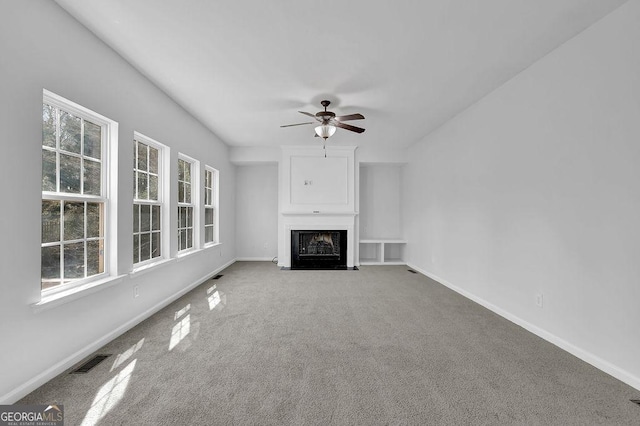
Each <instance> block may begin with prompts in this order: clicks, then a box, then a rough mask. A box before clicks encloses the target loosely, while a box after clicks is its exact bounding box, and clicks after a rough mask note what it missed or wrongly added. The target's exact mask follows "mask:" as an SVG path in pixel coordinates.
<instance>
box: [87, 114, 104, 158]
mask: <svg viewBox="0 0 640 426" xmlns="http://www.w3.org/2000/svg"><path fill="white" fill-rule="evenodd" d="M101 146H102V129H101V128H100V126H98V125H97V124H93V123H91V122H89V121H86V120H85V122H84V155H86V156H88V157H92V158H98V159H99V158H100V157H101V152H100V151H101V150H100V148H101Z"/></svg>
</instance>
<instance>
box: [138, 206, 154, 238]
mask: <svg viewBox="0 0 640 426" xmlns="http://www.w3.org/2000/svg"><path fill="white" fill-rule="evenodd" d="M150 230H151V206H150V205H148V204H147V205H145V204H143V205H141V206H140V232H149V231H150Z"/></svg>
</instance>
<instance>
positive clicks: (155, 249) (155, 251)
mask: <svg viewBox="0 0 640 426" xmlns="http://www.w3.org/2000/svg"><path fill="white" fill-rule="evenodd" d="M160 256H161V252H160V233H159V232H154V233H153V234H151V258H154V257H160Z"/></svg>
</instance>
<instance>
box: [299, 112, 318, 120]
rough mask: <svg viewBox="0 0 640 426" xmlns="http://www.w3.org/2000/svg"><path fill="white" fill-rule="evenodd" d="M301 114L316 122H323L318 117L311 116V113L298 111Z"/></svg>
mask: <svg viewBox="0 0 640 426" xmlns="http://www.w3.org/2000/svg"><path fill="white" fill-rule="evenodd" d="M298 112H299V113H300V114H304V115H308V116H309V117H311V118H313V119H314V120H316V121H321V120H320V119H319V118H318V117H316V116H315V115H314V114H311V113H310V112H304V111H298Z"/></svg>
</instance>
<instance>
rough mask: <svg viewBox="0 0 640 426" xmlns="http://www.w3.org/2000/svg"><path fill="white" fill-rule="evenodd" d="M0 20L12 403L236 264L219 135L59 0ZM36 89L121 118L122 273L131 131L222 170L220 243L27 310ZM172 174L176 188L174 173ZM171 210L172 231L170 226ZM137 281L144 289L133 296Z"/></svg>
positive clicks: (0, 285)
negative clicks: (70, 298) (169, 301)
mask: <svg viewBox="0 0 640 426" xmlns="http://www.w3.org/2000/svg"><path fill="white" fill-rule="evenodd" d="M0 16H2V21H3V22H2V25H1V26H0V52H2V61H1V64H0V99H1V100H2V102H1V104H2V109H1V110H0V127H1V128H2V136H1V145H0V146H1V147H2V151H3V152H2V156H1V158H2V164H1V166H0V179H1V181H2V182H3V183H4V185H3V197H2V201H1V203H2V204H1V205H2V209H1V210H0V211H1V213H0V235H2V237H3V238H2V241H3V244H2V248H1V249H0V273H1V275H2V277H1V278H0V291H1V294H2V296H1V297H0V316H1V319H0V336H1V339H2V340H1V345H2V350H0V378H1V379H0V403H10V402H14V401H15V400H17V399H18V398H19V397H21V396H22V395H24V394H25V393H27V392H29V391H30V390H32V389H34V388H35V387H37V386H38V385H40V384H42V383H43V382H44V381H46V380H47V379H48V378H51V377H52V376H53V375H55V374H56V373H59V372H61V371H62V370H63V369H64V368H65V367H68V366H70V365H71V364H72V363H74V362H76V361H78V359H79V358H80V357H82V356H85V355H87V354H88V351H90V350H93V349H97V348H98V347H99V346H100V345H101V343H104V342H106V341H107V340H109V339H110V338H113V337H115V335H117V334H118V333H121V332H123V331H125V330H126V328H127V327H130V326H132V325H134V324H135V323H136V322H137V321H140V320H141V319H143V318H144V317H145V316H147V315H149V314H150V313H151V312H152V311H153V309H155V308H157V307H158V306H159V305H160V304H162V303H163V301H166V300H167V299H168V298H170V297H172V296H173V295H175V294H176V293H178V292H180V291H184V290H185V289H187V288H188V287H189V286H191V285H193V284H197V283H199V282H200V280H201V279H203V278H204V277H206V276H207V275H208V274H210V273H211V272H212V271H215V270H216V269H218V268H220V267H221V266H223V265H225V264H227V263H229V262H232V261H233V259H234V258H235V236H234V232H235V221H234V220H235V219H234V216H235V211H234V210H235V199H234V197H235V196H234V192H235V182H234V181H235V170H234V166H232V165H231V164H230V163H229V161H228V152H227V147H226V146H225V145H224V144H223V143H222V142H221V141H219V140H218V139H217V138H216V137H215V136H214V135H213V134H212V133H211V132H209V131H208V130H207V129H205V128H204V127H203V126H202V125H200V123H198V122H197V121H196V120H195V119H194V118H193V117H191V116H190V115H189V114H187V113H186V112H185V111H184V110H183V109H182V108H180V107H179V106H177V105H176V104H175V103H174V102H172V101H171V100H170V99H169V98H168V97H167V96H166V95H165V94H164V93H163V92H161V91H160V90H158V89H157V88H156V87H155V86H153V85H152V84H151V83H150V82H149V81H148V80H146V79H145V78H144V77H143V76H141V75H140V74H139V73H138V72H137V71H135V70H134V69H133V68H132V67H131V66H129V65H128V64H127V63H126V62H125V61H124V60H123V59H122V58H121V57H119V56H118V55H116V54H115V53H114V52H113V51H112V50H111V49H110V48H108V47H107V46H105V45H104V44H103V43H102V42H100V41H99V40H98V39H97V38H95V37H94V36H93V35H92V34H91V33H89V32H88V31H87V30H86V29H85V28H84V27H82V26H81V25H80V24H78V23H77V22H76V21H75V20H73V19H72V18H71V17H70V16H69V15H68V14H67V13H66V12H64V11H63V10H62V9H60V8H59V7H58V6H57V5H56V4H55V3H54V2H51V1H39V2H23V1H11V2H2V3H0ZM43 88H46V89H48V90H50V91H52V92H54V93H56V94H59V95H61V96H63V97H65V98H67V99H70V100H72V101H74V102H77V103H79V104H80V105H83V106H85V107H87V108H89V109H91V110H94V111H96V112H98V113H99V114H102V115H104V116H106V117H109V118H111V119H113V120H115V121H117V122H119V141H120V148H119V154H118V159H117V160H118V164H119V173H118V175H119V185H118V199H117V200H115V202H117V205H118V207H117V209H118V217H117V227H118V228H117V233H118V239H119V244H118V259H117V261H118V265H117V268H118V273H119V274H128V273H129V272H130V270H131V268H132V250H133V249H132V238H131V235H132V228H133V227H132V208H131V203H132V197H133V191H132V171H131V167H132V163H133V157H132V155H133V148H132V138H133V132H134V130H136V131H139V132H141V133H143V134H145V135H147V136H149V137H152V138H154V139H156V140H158V141H159V142H162V143H164V144H166V145H168V146H170V148H171V157H172V158H171V160H172V163H173V164H175V163H176V162H177V154H178V152H183V153H185V154H187V155H189V156H191V157H194V158H196V159H198V160H200V161H201V164H202V166H204V165H205V164H208V165H211V166H212V167H215V168H217V169H218V170H219V171H220V182H221V188H220V203H221V211H220V220H221V223H220V229H221V233H220V239H221V241H222V244H221V245H220V246H217V247H215V248H209V249H206V250H203V251H201V252H198V253H195V254H192V255H190V256H188V257H186V258H183V259H181V260H180V261H179V262H177V261H173V262H170V263H168V264H166V265H164V266H161V267H159V268H158V269H156V270H152V271H150V272H148V273H145V274H138V275H137V276H136V277H131V276H129V275H125V276H124V278H123V280H122V282H120V283H119V284H116V285H115V286H111V287H109V288H106V289H102V290H101V291H98V292H95V293H92V294H90V295H86V296H85V297H82V298H80V299H78V300H74V301H71V302H69V303H66V304H64V305H61V306H57V307H54V308H52V309H49V310H46V311H43V312H39V313H36V312H34V310H33V309H32V308H31V307H30V305H31V304H33V303H35V302H37V301H39V299H40V206H41V168H42V167H41V138H42V136H41V132H42V124H41V120H42V115H41V114H42V112H41V108H42V106H41V105H42V89H43ZM175 173H176V169H175V168H172V174H175ZM171 181H172V185H173V186H176V185H177V184H176V183H175V175H174V176H172V179H171ZM175 189H176V188H175V187H174V188H173V196H172V202H173V203H175V201H176V196H175V192H176V191H175ZM172 210H174V209H172ZM172 215H173V216H174V217H172V220H171V222H172V223H173V224H174V225H173V227H172V230H170V231H168V232H171V231H173V230H175V226H176V225H175V222H176V217H175V215H176V212H175V211H173V212H172ZM174 246H175V244H174ZM134 285H135V286H138V288H139V291H140V296H139V297H138V298H135V299H134V298H133V286H134Z"/></svg>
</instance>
